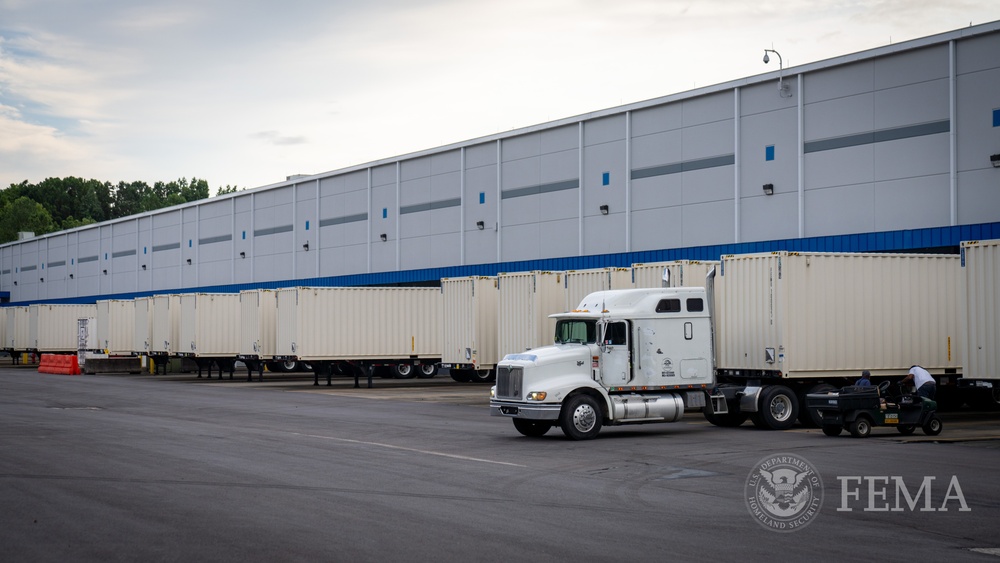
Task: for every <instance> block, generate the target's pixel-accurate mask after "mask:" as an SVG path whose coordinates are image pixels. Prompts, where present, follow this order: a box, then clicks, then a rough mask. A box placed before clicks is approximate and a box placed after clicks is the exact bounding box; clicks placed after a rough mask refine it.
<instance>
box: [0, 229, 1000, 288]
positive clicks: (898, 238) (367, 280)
mask: <svg viewBox="0 0 1000 563" xmlns="http://www.w3.org/2000/svg"><path fill="white" fill-rule="evenodd" d="M997 238H1000V222H998V223H982V224H977V225H960V226H955V227H932V228H927V229H914V230H906V231H885V232H879V233H862V234H852V235H834V236H827V237H811V238H802V239H780V240H771V241H762V242H743V243H735V244H720V245H712V246H697V247H689V248H671V249H663V250H644V251H639V252H622V253H618V254H598V255H592V256H568V257H564V258H545V259H539V260H522V261H518V262H498V263H493V264H475V265H469V266H449V267H444V268H427V269H422V270H406V271H402V272H379V273H373V274H352V275H347V276H329V277H317V278H304V279H291V280H279V281H270V282H257V283H241V284H228V285H216V286H205V287H194V288H187V289H170V290H166V289H160V290H156V291H142V292H131V293H118V294H113V295H90V296H84V297H74V298H65V299H49V300H42V301H31V302H27V301H25V302H20V303H10V305H27V304H29V303H94V302H95V301H96V300H98V299H102V300H103V299H133V298H135V297H148V296H151V295H160V294H164V293H237V292H240V291H244V290H250V289H280V288H283V287H301V286H319V287H353V286H368V285H394V284H407V283H421V282H429V281H437V280H440V279H441V278H457V277H464V276H494V275H496V274H498V273H501V272H525V271H531V270H550V271H562V270H587V269H591V268H605V267H620V268H624V267H628V266H631V265H632V264H638V263H649V262H670V261H673V260H718V259H719V257H720V256H725V255H728V254H751V253H757V252H776V251H780V250H787V251H790V252H912V251H917V250H933V249H947V250H951V249H955V248H958V246H959V244H960V243H961V242H962V241H966V240H989V239H997Z"/></svg>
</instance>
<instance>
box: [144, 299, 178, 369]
mask: <svg viewBox="0 0 1000 563" xmlns="http://www.w3.org/2000/svg"><path fill="white" fill-rule="evenodd" d="M149 317H150V319H149V323H150V330H149V333H150V337H149V350H148V352H147V353H148V354H149V355H151V356H167V355H171V354H176V353H177V349H178V348H179V347H180V326H181V323H180V319H181V296H180V295H154V296H153V297H152V298H151V301H150V306H149Z"/></svg>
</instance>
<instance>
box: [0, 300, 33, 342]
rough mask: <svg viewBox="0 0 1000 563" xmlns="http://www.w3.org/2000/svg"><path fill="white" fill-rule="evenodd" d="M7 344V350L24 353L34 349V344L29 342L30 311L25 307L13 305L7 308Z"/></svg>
mask: <svg viewBox="0 0 1000 563" xmlns="http://www.w3.org/2000/svg"><path fill="white" fill-rule="evenodd" d="M6 312H7V342H6V345H5V347H6V348H7V349H9V350H16V351H25V350H31V349H32V348H33V347H34V342H32V341H31V340H30V336H31V331H30V327H29V316H30V311H29V308H28V306H27V305H15V306H13V307H7V311H6Z"/></svg>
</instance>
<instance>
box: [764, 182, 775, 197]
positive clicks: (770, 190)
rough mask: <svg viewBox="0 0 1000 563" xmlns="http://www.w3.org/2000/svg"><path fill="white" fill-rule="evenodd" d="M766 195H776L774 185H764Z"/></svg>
mask: <svg viewBox="0 0 1000 563" xmlns="http://www.w3.org/2000/svg"><path fill="white" fill-rule="evenodd" d="M764 195H774V184H764Z"/></svg>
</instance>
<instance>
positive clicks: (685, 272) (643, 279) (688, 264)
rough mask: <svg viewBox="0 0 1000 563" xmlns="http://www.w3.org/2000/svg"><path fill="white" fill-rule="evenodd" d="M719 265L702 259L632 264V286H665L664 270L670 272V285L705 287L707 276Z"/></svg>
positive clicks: (641, 287)
mask: <svg viewBox="0 0 1000 563" xmlns="http://www.w3.org/2000/svg"><path fill="white" fill-rule="evenodd" d="M718 265H719V263H718V262H714V261H701V260H673V261H670V262H646V263H640V264H632V287H634V288H636V289H643V288H649V289H652V288H657V287H663V271H664V270H666V271H669V272H670V287H705V277H706V276H708V272H709V271H711V269H712V268H714V267H715V268H717V266H718ZM717 279H718V278H717Z"/></svg>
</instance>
